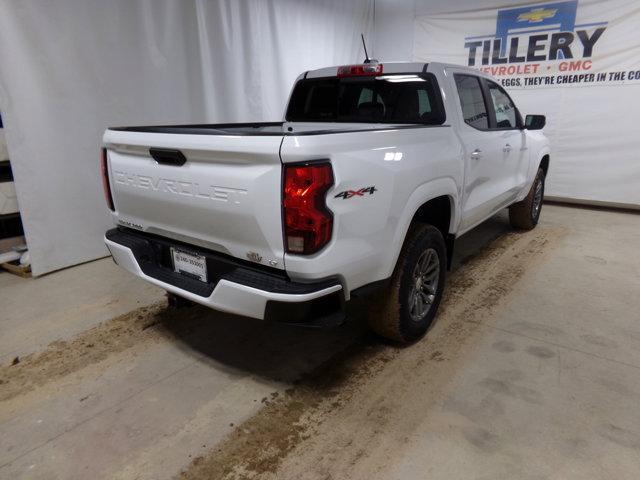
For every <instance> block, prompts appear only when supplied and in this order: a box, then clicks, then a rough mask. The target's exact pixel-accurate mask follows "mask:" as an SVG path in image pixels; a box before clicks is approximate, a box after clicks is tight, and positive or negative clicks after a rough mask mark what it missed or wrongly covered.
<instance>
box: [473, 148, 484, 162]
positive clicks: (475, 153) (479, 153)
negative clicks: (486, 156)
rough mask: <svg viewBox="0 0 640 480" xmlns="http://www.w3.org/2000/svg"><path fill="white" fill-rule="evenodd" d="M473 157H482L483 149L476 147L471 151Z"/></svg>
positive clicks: (476, 158)
mask: <svg viewBox="0 0 640 480" xmlns="http://www.w3.org/2000/svg"><path fill="white" fill-rule="evenodd" d="M471 158H473V159H474V160H478V159H479V158H482V150H480V149H479V148H476V149H475V150H474V151H473V152H471Z"/></svg>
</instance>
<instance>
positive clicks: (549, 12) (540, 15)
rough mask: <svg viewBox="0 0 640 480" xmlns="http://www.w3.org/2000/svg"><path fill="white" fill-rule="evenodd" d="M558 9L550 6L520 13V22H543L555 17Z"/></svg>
mask: <svg viewBox="0 0 640 480" xmlns="http://www.w3.org/2000/svg"><path fill="white" fill-rule="evenodd" d="M557 11H558V10H556V9H553V8H549V9H546V10H545V9H544V8H534V9H533V10H531V11H530V12H526V13H521V14H520V15H518V21H519V22H529V23H537V22H541V21H543V20H545V19H547V18H553V17H554V16H555V15H556V12H557Z"/></svg>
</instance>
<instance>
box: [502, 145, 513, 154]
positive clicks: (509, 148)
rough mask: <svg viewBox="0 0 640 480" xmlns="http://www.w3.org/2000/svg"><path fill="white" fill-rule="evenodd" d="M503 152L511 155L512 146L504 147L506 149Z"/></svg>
mask: <svg viewBox="0 0 640 480" xmlns="http://www.w3.org/2000/svg"><path fill="white" fill-rule="evenodd" d="M502 151H503V152H504V153H509V152H510V151H511V145H509V144H508V143H507V144H506V145H505V146H504V148H503V149H502Z"/></svg>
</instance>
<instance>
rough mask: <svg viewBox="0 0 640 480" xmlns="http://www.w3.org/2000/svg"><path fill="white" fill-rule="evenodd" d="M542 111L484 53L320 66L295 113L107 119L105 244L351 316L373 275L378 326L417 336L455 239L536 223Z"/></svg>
mask: <svg viewBox="0 0 640 480" xmlns="http://www.w3.org/2000/svg"><path fill="white" fill-rule="evenodd" d="M544 124H545V117H544V116H542V115H527V116H526V118H525V119H524V120H523V119H522V117H521V115H520V113H519V111H518V109H517V108H516V106H515V104H514V103H513V101H512V100H511V98H510V97H509V95H508V93H507V92H506V91H505V90H504V89H503V88H502V87H501V86H500V84H499V83H498V82H496V81H495V80H493V79H492V78H491V77H489V76H488V75H486V74H484V73H481V72H479V71H477V70H474V69H471V68H466V67H460V66H456V65H446V64H441V63H429V64H424V63H384V64H383V63H377V62H370V63H364V64H358V65H346V66H340V67H331V68H322V69H319V70H313V71H308V72H305V73H303V74H302V75H300V76H299V77H298V79H297V80H296V82H295V85H294V87H293V91H292V93H291V96H290V98H289V102H288V106H287V108H286V113H285V117H284V121H282V122H277V123H244V124H242V123H236V124H215V125H182V126H147V127H121V128H109V129H108V130H107V131H106V132H105V134H104V138H103V143H104V148H103V154H102V177H103V184H104V189H105V196H106V201H107V203H108V206H109V208H110V210H111V213H112V216H113V219H114V222H115V224H116V225H117V227H116V228H114V229H112V230H109V231H107V232H106V235H105V242H106V245H107V247H108V248H109V250H110V252H111V254H112V256H113V259H114V260H115V262H116V263H117V264H118V265H120V266H121V267H123V268H125V269H126V270H128V271H130V272H131V273H133V274H134V275H137V276H139V277H141V278H143V279H145V280H148V281H149V282H151V283H153V284H155V285H158V286H160V287H162V288H164V289H165V290H167V291H168V292H169V293H170V295H176V296H178V297H181V298H186V299H188V300H191V301H194V302H197V303H200V304H203V305H206V306H209V307H211V308H214V309H217V310H221V311H225V312H231V313H234V314H238V315H243V316H247V317H253V318H258V319H266V318H275V319H278V320H280V321H286V322H291V323H297V324H306V325H315V326H323V325H331V324H336V323H339V322H341V321H342V319H343V318H344V316H343V314H342V313H341V312H343V310H344V304H345V301H348V300H349V299H350V298H351V297H353V296H356V295H359V294H365V293H370V292H372V291H374V290H375V291H376V293H375V295H373V294H371V298H372V302H371V303H372V305H373V308H374V312H372V314H371V315H369V317H370V318H371V320H370V322H371V327H372V328H373V329H374V330H375V331H376V332H377V333H378V334H380V335H382V336H385V337H388V338H390V339H393V340H396V341H399V342H405V343H406V342H412V341H415V340H416V339H418V338H420V337H421V336H422V335H424V334H425V332H426V331H427V329H428V327H429V325H430V324H431V323H432V321H433V319H434V316H435V315H436V311H437V309H438V305H439V302H440V299H441V297H442V292H443V289H444V285H445V273H446V270H447V268H448V266H449V265H450V262H451V257H452V254H453V247H454V241H455V239H456V237H459V236H460V235H462V234H464V233H465V232H467V231H469V230H470V229H472V228H473V227H475V226H476V225H478V224H479V223H481V222H482V221H484V220H486V219H487V218H489V217H491V216H492V215H494V214H495V213H496V212H498V211H499V210H500V209H503V208H505V207H509V214H510V220H511V223H512V224H513V226H514V227H516V228H520V229H531V228H533V227H535V225H536V223H537V222H538V218H539V215H540V209H541V207H542V198H543V193H544V180H545V175H546V174H547V172H548V169H549V158H550V157H549V152H550V151H549V144H548V141H547V139H546V137H545V136H544V135H543V133H542V132H541V131H540V130H541V129H542V128H543V127H544ZM378 289H380V290H378Z"/></svg>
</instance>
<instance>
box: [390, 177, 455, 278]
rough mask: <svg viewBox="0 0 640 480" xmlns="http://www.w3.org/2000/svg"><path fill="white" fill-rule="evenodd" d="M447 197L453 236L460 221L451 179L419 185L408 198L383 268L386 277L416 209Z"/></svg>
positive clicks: (391, 268)
mask: <svg viewBox="0 0 640 480" xmlns="http://www.w3.org/2000/svg"><path fill="white" fill-rule="evenodd" d="M441 196H447V197H449V200H450V202H451V220H450V222H449V233H450V234H454V233H455V231H456V230H457V228H458V224H459V221H460V211H459V208H460V207H459V202H458V201H457V199H458V190H457V187H456V183H455V181H454V180H453V178H450V177H446V178H438V179H435V180H432V181H430V182H427V183H424V184H422V185H420V186H419V187H418V188H417V189H415V190H414V192H413V193H412V194H411V196H410V197H409V200H408V201H407V205H406V207H405V209H404V211H403V214H402V216H401V217H400V220H399V221H398V228H397V230H396V233H395V236H394V241H393V243H392V245H393V254H392V255H389V256H388V258H387V263H386V265H385V267H384V270H385V272H386V276H385V278H387V277H390V276H391V275H392V274H393V270H394V268H395V266H396V263H397V262H398V257H399V256H400V251H401V250H402V246H403V244H404V241H405V239H406V236H407V232H408V231H409V227H410V226H411V221H412V220H413V217H414V216H415V214H416V212H417V211H418V209H419V208H420V207H421V206H422V205H424V204H425V203H427V202H428V201H429V200H432V199H434V198H436V197H441ZM445 240H446V238H445Z"/></svg>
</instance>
